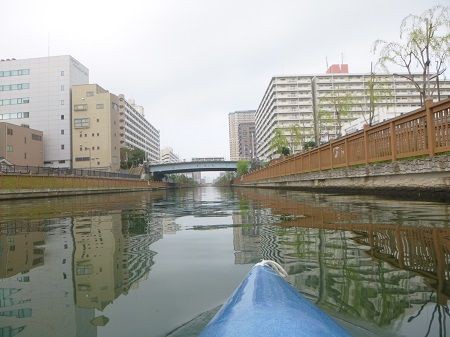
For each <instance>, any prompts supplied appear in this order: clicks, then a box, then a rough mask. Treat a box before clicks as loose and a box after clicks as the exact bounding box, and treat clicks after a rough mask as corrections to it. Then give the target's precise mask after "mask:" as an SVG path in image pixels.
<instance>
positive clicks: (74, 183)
mask: <svg viewBox="0 0 450 337" xmlns="http://www.w3.org/2000/svg"><path fill="white" fill-rule="evenodd" d="M166 187H167V185H166V183H163V182H155V181H144V180H132V179H116V178H99V177H72V176H35V175H33V176H29V175H10V174H8V175H0V200H7V199H26V198H40V197H56V196H70V195H84V194H100V193H114V192H116V193H117V192H128V191H139V190H155V189H164V188H166Z"/></svg>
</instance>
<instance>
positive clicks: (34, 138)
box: [31, 133, 42, 142]
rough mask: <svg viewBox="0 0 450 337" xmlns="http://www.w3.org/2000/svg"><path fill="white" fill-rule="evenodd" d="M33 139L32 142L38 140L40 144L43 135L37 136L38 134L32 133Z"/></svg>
mask: <svg viewBox="0 0 450 337" xmlns="http://www.w3.org/2000/svg"><path fill="white" fill-rule="evenodd" d="M31 139H32V140H36V141H38V142H42V136H41V135H37V134H35V133H32V134H31Z"/></svg>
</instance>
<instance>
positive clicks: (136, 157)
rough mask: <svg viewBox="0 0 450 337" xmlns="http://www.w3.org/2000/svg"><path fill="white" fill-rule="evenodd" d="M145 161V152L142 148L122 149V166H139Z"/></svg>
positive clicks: (126, 167)
mask: <svg viewBox="0 0 450 337" xmlns="http://www.w3.org/2000/svg"><path fill="white" fill-rule="evenodd" d="M144 161H145V152H144V151H142V150H140V149H128V148H122V149H120V167H121V168H123V169H129V168H131V167H133V166H139V165H140V164H143V163H144Z"/></svg>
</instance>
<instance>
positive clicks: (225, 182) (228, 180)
mask: <svg viewBox="0 0 450 337" xmlns="http://www.w3.org/2000/svg"><path fill="white" fill-rule="evenodd" d="M235 178H236V174H235V173H234V172H226V173H225V174H223V175H221V176H220V177H219V178H217V179H215V180H214V182H213V184H214V185H215V186H230V185H231V184H232V183H233V180H234V179H235Z"/></svg>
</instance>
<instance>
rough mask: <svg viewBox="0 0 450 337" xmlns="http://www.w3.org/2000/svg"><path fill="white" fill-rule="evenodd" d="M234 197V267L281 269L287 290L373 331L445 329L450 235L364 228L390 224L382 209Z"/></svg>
mask: <svg viewBox="0 0 450 337" xmlns="http://www.w3.org/2000/svg"><path fill="white" fill-rule="evenodd" d="M239 193H240V198H241V208H240V210H239V211H237V212H236V214H234V215H233V223H234V224H235V226H234V228H233V233H234V247H235V263H254V262H255V261H258V260H259V259H271V260H275V261H277V262H279V263H281V264H282V265H283V266H284V267H285V268H286V270H287V271H288V273H289V281H290V282H291V283H292V284H293V285H295V286H296V287H297V288H298V289H299V290H300V291H302V292H303V293H304V294H305V295H306V296H307V297H310V298H312V299H313V300H314V301H316V302H317V303H318V304H319V305H320V306H322V307H324V308H327V310H330V311H332V312H336V313H337V315H338V316H339V315H344V316H345V317H347V318H348V317H350V318H352V319H354V320H355V321H358V320H360V319H364V320H365V321H367V322H371V323H374V324H376V325H377V326H380V327H383V326H389V325H390V324H393V323H394V322H395V321H397V320H401V321H404V322H408V323H409V322H413V321H414V320H423V322H424V324H423V327H424V335H427V331H428V335H430V332H432V331H435V332H436V331H444V330H445V329H446V328H448V326H446V323H445V322H446V321H448V320H449V317H447V318H445V316H449V311H448V306H447V302H448V296H450V277H449V276H450V274H449V262H450V229H448V228H445V227H444V226H442V227H441V228H435V227H434V228H424V227H414V226H413V224H414V223H413V221H412V220H411V219H409V220H405V222H404V223H402V222H401V221H396V222H395V223H380V224H378V223H376V222H374V223H368V221H366V220H367V219H378V220H380V219H381V220H382V219H386V217H390V215H386V214H382V213H383V212H384V210H383V208H376V207H375V208H372V209H367V208H364V213H363V214H359V213H358V212H355V209H353V211H349V210H342V209H340V208H339V207H333V205H332V203H330V202H327V201H326V200H324V199H321V200H320V202H318V201H315V200H314V199H307V201H295V198H293V197H289V198H285V197H283V196H280V194H279V193H278V192H275V191H267V190H263V191H255V190H247V189H246V190H243V191H240V192H239ZM246 200H251V203H248V202H246ZM242 204H244V205H246V207H242ZM253 205H257V207H253ZM443 218H444V219H445V218H446V216H445V214H444V215H443ZM443 223H444V224H445V223H446V222H445V221H444V222H443ZM275 224H276V225H275ZM421 224H422V225H423V224H424V223H421ZM447 225H448V223H447ZM428 305H433V306H434V309H433V310H432V311H433V314H432V315H431V316H430V315H428V313H425V310H423V308H424V307H425V306H428ZM422 310H423V311H424V312H422ZM447 325H448V323H447ZM433 329H434V330H433ZM431 335H432V334H431ZM431 335H430V336H431Z"/></svg>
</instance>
